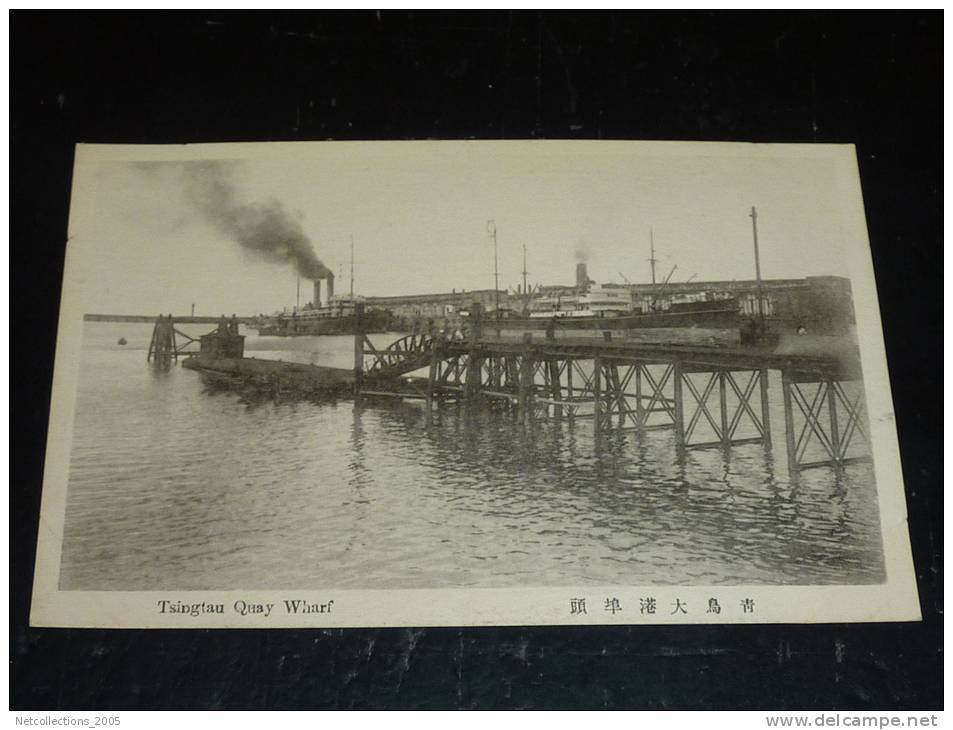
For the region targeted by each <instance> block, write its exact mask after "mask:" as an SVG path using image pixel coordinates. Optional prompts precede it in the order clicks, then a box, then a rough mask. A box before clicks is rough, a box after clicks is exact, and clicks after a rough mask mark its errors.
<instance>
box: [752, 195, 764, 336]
mask: <svg viewBox="0 0 953 730" xmlns="http://www.w3.org/2000/svg"><path fill="white" fill-rule="evenodd" d="M751 232H752V234H753V235H754V275H755V279H756V280H757V282H758V317H759V318H760V319H762V320H763V319H764V305H763V304H762V302H763V300H764V296H763V291H762V287H761V255H760V253H759V252H758V211H757V209H756V208H755V207H754V206H753V205H752V206H751Z"/></svg>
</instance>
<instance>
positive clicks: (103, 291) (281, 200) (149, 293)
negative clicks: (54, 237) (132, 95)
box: [68, 142, 847, 314]
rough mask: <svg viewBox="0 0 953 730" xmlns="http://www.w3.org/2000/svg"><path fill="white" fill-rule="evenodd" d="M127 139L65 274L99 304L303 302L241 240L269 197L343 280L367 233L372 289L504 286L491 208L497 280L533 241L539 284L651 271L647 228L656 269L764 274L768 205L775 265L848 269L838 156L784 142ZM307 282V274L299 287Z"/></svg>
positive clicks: (80, 202)
mask: <svg viewBox="0 0 953 730" xmlns="http://www.w3.org/2000/svg"><path fill="white" fill-rule="evenodd" d="M118 149H121V154H120V153H116V150H117V148H113V149H112V151H113V154H96V153H97V152H98V151H102V150H103V148H100V147H93V148H87V149H86V150H85V153H81V154H78V157H77V166H76V174H75V176H74V191H73V211H72V217H71V225H70V243H69V247H70V262H69V266H70V267H71V268H70V272H69V274H68V275H71V276H73V277H78V278H80V279H81V281H82V290H83V296H82V300H83V304H84V307H85V311H97V312H115V313H148V314H151V313H153V312H159V311H163V312H174V313H177V314H185V313H188V311H189V308H190V306H191V304H192V303H193V302H194V303H195V304H196V312H197V313H200V314H219V313H222V312H225V313H231V312H238V313H243V314H250V313H253V312H270V311H273V310H275V309H278V308H280V307H283V306H288V305H291V304H294V301H295V282H296V278H297V277H296V273H295V269H294V266H293V265H292V264H291V263H290V262H286V263H276V262H274V261H270V262H269V261H266V260H264V259H263V258H262V256H261V254H260V252H259V253H256V252H254V251H252V250H250V249H248V248H244V247H243V246H242V245H240V244H239V243H238V242H236V241H235V240H233V239H234V238H235V233H236V227H238V228H241V227H242V226H244V225H245V223H244V221H251V223H255V220H256V219H255V215H256V213H255V212H256V211H260V210H263V209H265V208H264V207H263V206H271V207H269V208H267V210H269V211H271V212H272V213H274V212H275V211H278V213H279V214H280V212H281V211H282V210H283V211H284V212H285V213H287V215H288V219H287V221H286V224H287V226H290V228H291V229H294V228H296V227H300V231H301V233H302V234H303V236H304V238H305V239H310V243H311V244H312V245H313V248H314V252H315V253H316V255H317V257H318V258H319V259H320V260H321V261H322V262H323V263H324V264H325V265H326V266H327V267H328V268H329V269H331V270H332V271H334V272H335V273H336V274H338V278H337V282H336V288H337V291H339V292H344V291H347V289H348V279H349V278H350V264H349V257H350V253H349V245H350V243H349V242H350V237H351V236H353V240H354V246H355V291H356V293H359V294H365V295H395V294H416V293H424V292H438V291H450V290H451V289H454V288H455V289H457V290H458V291H459V290H460V289H468V290H469V289H478V288H490V287H492V286H493V246H492V243H491V241H490V239H489V237H488V235H487V221H488V220H490V219H493V220H494V221H495V223H496V228H497V238H498V246H499V271H500V285H501V287H515V286H516V285H517V284H518V283H519V282H520V281H521V278H522V277H521V273H520V271H521V269H522V246H523V245H524V244H525V245H526V248H527V255H528V269H529V272H530V274H529V280H530V282H532V283H536V282H538V283H546V284H559V283H564V284H571V283H572V282H573V278H574V269H575V264H576V262H577V261H579V260H585V261H586V262H587V263H588V266H589V275H590V277H591V278H593V279H595V280H597V281H599V282H610V281H611V282H621V281H622V279H621V277H620V272H621V273H622V274H624V275H625V276H626V277H628V279H629V280H631V281H632V282H646V281H649V280H650V269H649V264H648V261H647V259H648V257H649V228H650V227H651V228H653V229H654V232H655V247H656V255H657V257H658V259H659V260H660V264H659V266H658V269H659V275H660V277H661V276H664V275H666V274H667V273H668V271H669V270H670V269H671V268H672V266H674V265H676V264H677V265H678V269H677V270H676V272H675V274H674V276H673V277H672V280H673V281H684V280H686V279H688V278H689V277H690V276H691V275H692V274H695V278H696V279H697V280H711V279H742V278H753V276H754V261H753V254H752V236H751V219H750V218H749V216H748V214H749V212H750V209H751V206H752V205H755V206H757V208H758V215H759V217H758V231H759V238H760V243H761V269H762V275H763V276H765V277H766V278H778V277H803V276H809V275H817V274H840V275H846V273H847V272H846V268H845V265H844V262H843V254H842V250H841V245H842V235H843V234H842V231H843V228H842V226H843V225H844V223H843V215H842V211H840V210H839V208H838V204H837V201H838V198H839V196H838V193H837V189H836V180H835V178H834V174H833V170H834V166H833V164H832V163H831V161H830V160H829V159H824V158H822V157H819V156H818V155H811V154H804V155H800V154H796V153H792V151H791V150H792V146H785V147H783V148H780V150H779V151H778V153H777V154H775V150H778V148H772V147H770V146H767V147H766V146H753V145H727V146H725V147H721V146H717V147H716V146H713V145H700V146H699V147H698V148H689V152H688V153H686V148H685V147H684V146H677V145H666V144H660V145H651V144H649V145H646V144H631V143H620V142H616V143H608V144H605V145H601V144H600V143H576V144H571V145H566V144H564V143H553V142H549V143H546V142H535V143H482V142H461V143H331V142H318V143H297V144H281V145H270V144H267V143H262V144H255V145H242V146H210V145H206V146H201V147H199V146H189V147H177V146H168V147H163V148H156V147H150V148H142V154H140V152H139V151H138V150H137V149H136V148H131V147H125V148H118ZM107 151H108V150H107ZM145 152H148V154H145ZM118 158H123V159H118ZM133 160H135V161H133ZM160 160H161V162H160ZM201 160H216V161H217V162H215V163H214V164H213V165H211V166H209V165H203V164H201ZM222 161H224V162H222ZM212 183H215V184H221V185H225V186H227V187H228V201H229V202H228V205H234V206H236V207H237V208H239V209H241V210H244V211H245V213H249V211H251V213H250V214H249V215H246V216H245V217H244V218H242V217H240V218H239V219H238V220H239V225H238V226H236V225H234V221H232V225H231V228H230V229H229V227H228V226H227V225H226V226H223V225H222V221H221V220H220V219H216V217H215V215H214V210H218V209H220V207H221V204H220V203H219V202H218V201H219V200H220V198H217V197H212V198H210V197H209V196H208V195H206V192H207V190H208V186H209V185H210V184H212ZM246 206H250V207H246ZM210 208H212V209H213V212H212V213H210ZM310 293H311V284H310V282H306V281H302V295H301V301H302V303H304V302H306V301H308V300H309V299H310V298H311V297H310Z"/></svg>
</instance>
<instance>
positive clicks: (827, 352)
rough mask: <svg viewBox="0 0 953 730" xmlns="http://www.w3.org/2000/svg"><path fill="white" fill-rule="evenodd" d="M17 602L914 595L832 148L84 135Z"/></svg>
mask: <svg viewBox="0 0 953 730" xmlns="http://www.w3.org/2000/svg"><path fill="white" fill-rule="evenodd" d="M39 535H40V537H39V545H38V554H37V562H36V580H35V586H34V595H33V606H32V618H31V620H32V623H33V625H35V626H76V627H180V628H181V627H256V628H261V627H276V628H277V627H297V626H300V627H360V626H368V627H376V626H448V625H451V626H476V625H494V624H496V625H500V624H519V625H532V624H569V625H571V624H657V623H743V622H749V623H766V622H831V621H837V622H840V621H906V620H918V619H919V618H920V611H919V603H918V596H917V592H916V585H915V582H914V575H913V569H912V563H911V555H910V545H909V538H908V528H907V520H906V506H905V501H904V492H903V483H902V476H901V470H900V454H899V450H898V446H897V436H896V428H895V424H894V418H893V406H892V401H891V394H890V385H889V381H888V378H887V366H886V358H885V354H884V347H883V337H882V333H881V327H880V318H879V310H878V303H877V292H876V288H875V282H874V277H873V269H872V266H871V257H870V249H869V242H868V239H867V231H866V224H865V219H864V206H863V199H862V195H861V187H860V180H859V176H858V170H857V163H856V157H855V152H854V148H853V147H852V146H849V145H751V144H735V143H732V144H725V143H717V144H716V143H671V142H621V141H615V142H602V141H599V142H597V141H589V142H582V141H579V142H560V141H521V142H517V141H497V142H490V141H466V142H440V141H427V142H348V143H344V142H316V143H255V144H229V145H216V144H207V145H187V146H101V145H81V146H79V147H77V150H76V161H75V170H74V179H73V192H72V199H71V213H70V225H69V240H68V244H67V248H66V268H65V278H64V282H63V298H62V307H61V313H60V320H59V331H58V342H57V352H56V368H55V377H54V383H53V401H52V408H51V414H50V426H49V437H48V452H47V463H46V470H45V476H44V484H43V497H42V515H41V520H40V531H39Z"/></svg>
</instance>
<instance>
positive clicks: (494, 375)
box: [354, 305, 870, 479]
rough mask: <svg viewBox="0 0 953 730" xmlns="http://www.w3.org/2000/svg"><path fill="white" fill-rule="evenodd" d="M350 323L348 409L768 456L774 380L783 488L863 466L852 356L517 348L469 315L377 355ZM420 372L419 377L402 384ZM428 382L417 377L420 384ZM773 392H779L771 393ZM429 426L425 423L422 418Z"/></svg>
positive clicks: (674, 347) (594, 346) (587, 344)
mask: <svg viewBox="0 0 953 730" xmlns="http://www.w3.org/2000/svg"><path fill="white" fill-rule="evenodd" d="M360 309H361V307H360V306H359V308H358V314H357V316H356V317H355V333H354V335H355V336H354V358H355V359H354V383H355V385H354V392H355V397H356V398H380V397H386V398H397V399H419V400H422V401H424V402H425V404H426V407H427V410H428V414H430V413H432V412H433V411H434V410H435V409H437V408H439V407H441V405H443V404H446V403H457V404H464V405H475V404H483V405H490V406H494V405H495V406H497V407H502V408H505V409H507V410H510V411H512V412H513V413H514V414H515V417H516V419H517V420H518V421H519V422H520V423H521V424H525V425H527V426H531V425H532V424H533V423H534V422H536V421H538V420H540V419H546V418H554V419H574V420H578V419H588V420H591V422H592V424H593V425H592V428H593V430H594V433H595V435H596V436H600V435H603V434H606V433H608V432H617V431H634V432H636V433H644V432H648V431H654V430H660V429H670V430H671V431H672V432H673V433H674V441H675V445H676V448H677V449H678V450H679V452H681V453H684V452H686V451H688V450H692V449H705V448H720V449H731V448H733V447H736V446H739V445H742V444H752V443H756V444H761V445H762V446H763V447H764V448H766V449H770V448H771V447H772V432H771V418H770V413H771V406H772V404H771V398H770V391H769V382H770V379H771V378H772V377H775V378H777V377H780V384H781V393H782V398H781V401H782V402H781V407H783V409H784V425H785V428H784V439H785V445H786V451H787V461H788V469H789V473H790V475H791V477H792V478H795V479H796V478H797V476H798V474H799V473H800V472H801V471H803V470H805V469H810V468H815V467H830V468H833V469H835V470H842V469H843V468H844V467H845V466H847V465H848V464H851V463H854V462H857V461H865V460H869V459H870V452H869V443H868V437H867V428H868V426H867V422H866V414H865V410H864V399H863V383H862V379H861V369H860V362H859V356H858V355H856V353H853V352H839V353H837V354H823V355H808V354H783V353H781V352H778V351H776V349H772V348H770V347H757V346H716V345H710V346H698V345H682V344H664V343H662V344H646V343H635V342H628V341H625V340H624V339H619V340H613V339H612V336H611V333H610V335H609V336H607V337H605V338H603V339H598V340H596V339H572V338H566V337H560V338H559V339H554V338H553V339H543V338H539V334H540V333H526V334H524V335H523V338H522V339H521V340H518V341H514V340H505V339H502V338H499V337H498V336H493V334H489V335H488V336H486V335H485V334H484V327H483V324H484V323H483V321H482V314H481V311H480V307H479V306H478V305H475V306H474V307H473V310H472V311H473V315H472V316H471V322H470V332H469V333H468V334H467V336H466V337H465V338H463V339H453V338H447V337H441V336H436V335H434V334H415V335H409V336H406V337H403V338H400V339H398V340H397V341H395V342H393V343H391V344H390V345H389V346H387V347H386V348H384V349H380V348H377V347H375V346H374V345H373V344H372V343H371V341H370V340H369V339H368V338H367V336H366V335H365V334H364V333H363V332H362V331H361V329H360V321H361V316H360V314H361V312H360ZM417 371H420V373H419V374H418V376H417V377H412V378H411V377H408V376H409V375H410V374H411V373H415V372H417ZM423 373H426V377H424V376H423ZM776 382H777V381H776ZM428 417H429V416H428Z"/></svg>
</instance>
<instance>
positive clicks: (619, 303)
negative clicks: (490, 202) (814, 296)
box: [499, 264, 743, 331]
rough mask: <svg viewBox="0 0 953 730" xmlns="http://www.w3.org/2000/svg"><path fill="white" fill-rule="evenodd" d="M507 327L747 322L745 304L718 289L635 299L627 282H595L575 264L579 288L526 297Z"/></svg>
mask: <svg viewBox="0 0 953 730" xmlns="http://www.w3.org/2000/svg"><path fill="white" fill-rule="evenodd" d="M499 322H500V329H502V330H524V331H525V330H543V329H546V328H548V327H549V326H550V324H551V323H552V324H553V325H554V326H556V327H558V329H560V330H565V329H569V330H634V329H641V328H653V329H662V328H670V327H671V328H696V329H704V330H709V329H710V330H723V329H733V328H737V327H739V326H740V325H741V324H742V322H743V317H742V314H741V306H740V304H739V302H738V300H737V299H736V298H735V297H733V296H732V295H730V294H726V293H725V292H719V291H711V292H708V291H701V292H692V293H671V294H666V293H665V287H664V285H662V286H660V287H659V289H658V291H657V292H655V294H654V295H653V296H650V297H643V298H641V299H638V300H636V299H634V298H633V294H632V291H631V289H630V288H629V287H628V286H613V285H599V284H595V283H594V282H592V281H591V280H590V279H589V277H588V275H587V273H586V265H585V264H579V265H578V266H577V267H576V286H575V287H572V288H570V287H559V288H551V289H550V290H549V291H544V292H543V293H541V294H540V295H538V296H535V297H533V298H529V299H527V300H526V301H525V305H524V307H523V312H522V313H521V314H518V315H517V314H515V313H509V314H508V316H505V317H502V318H501V319H500V320H499Z"/></svg>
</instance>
